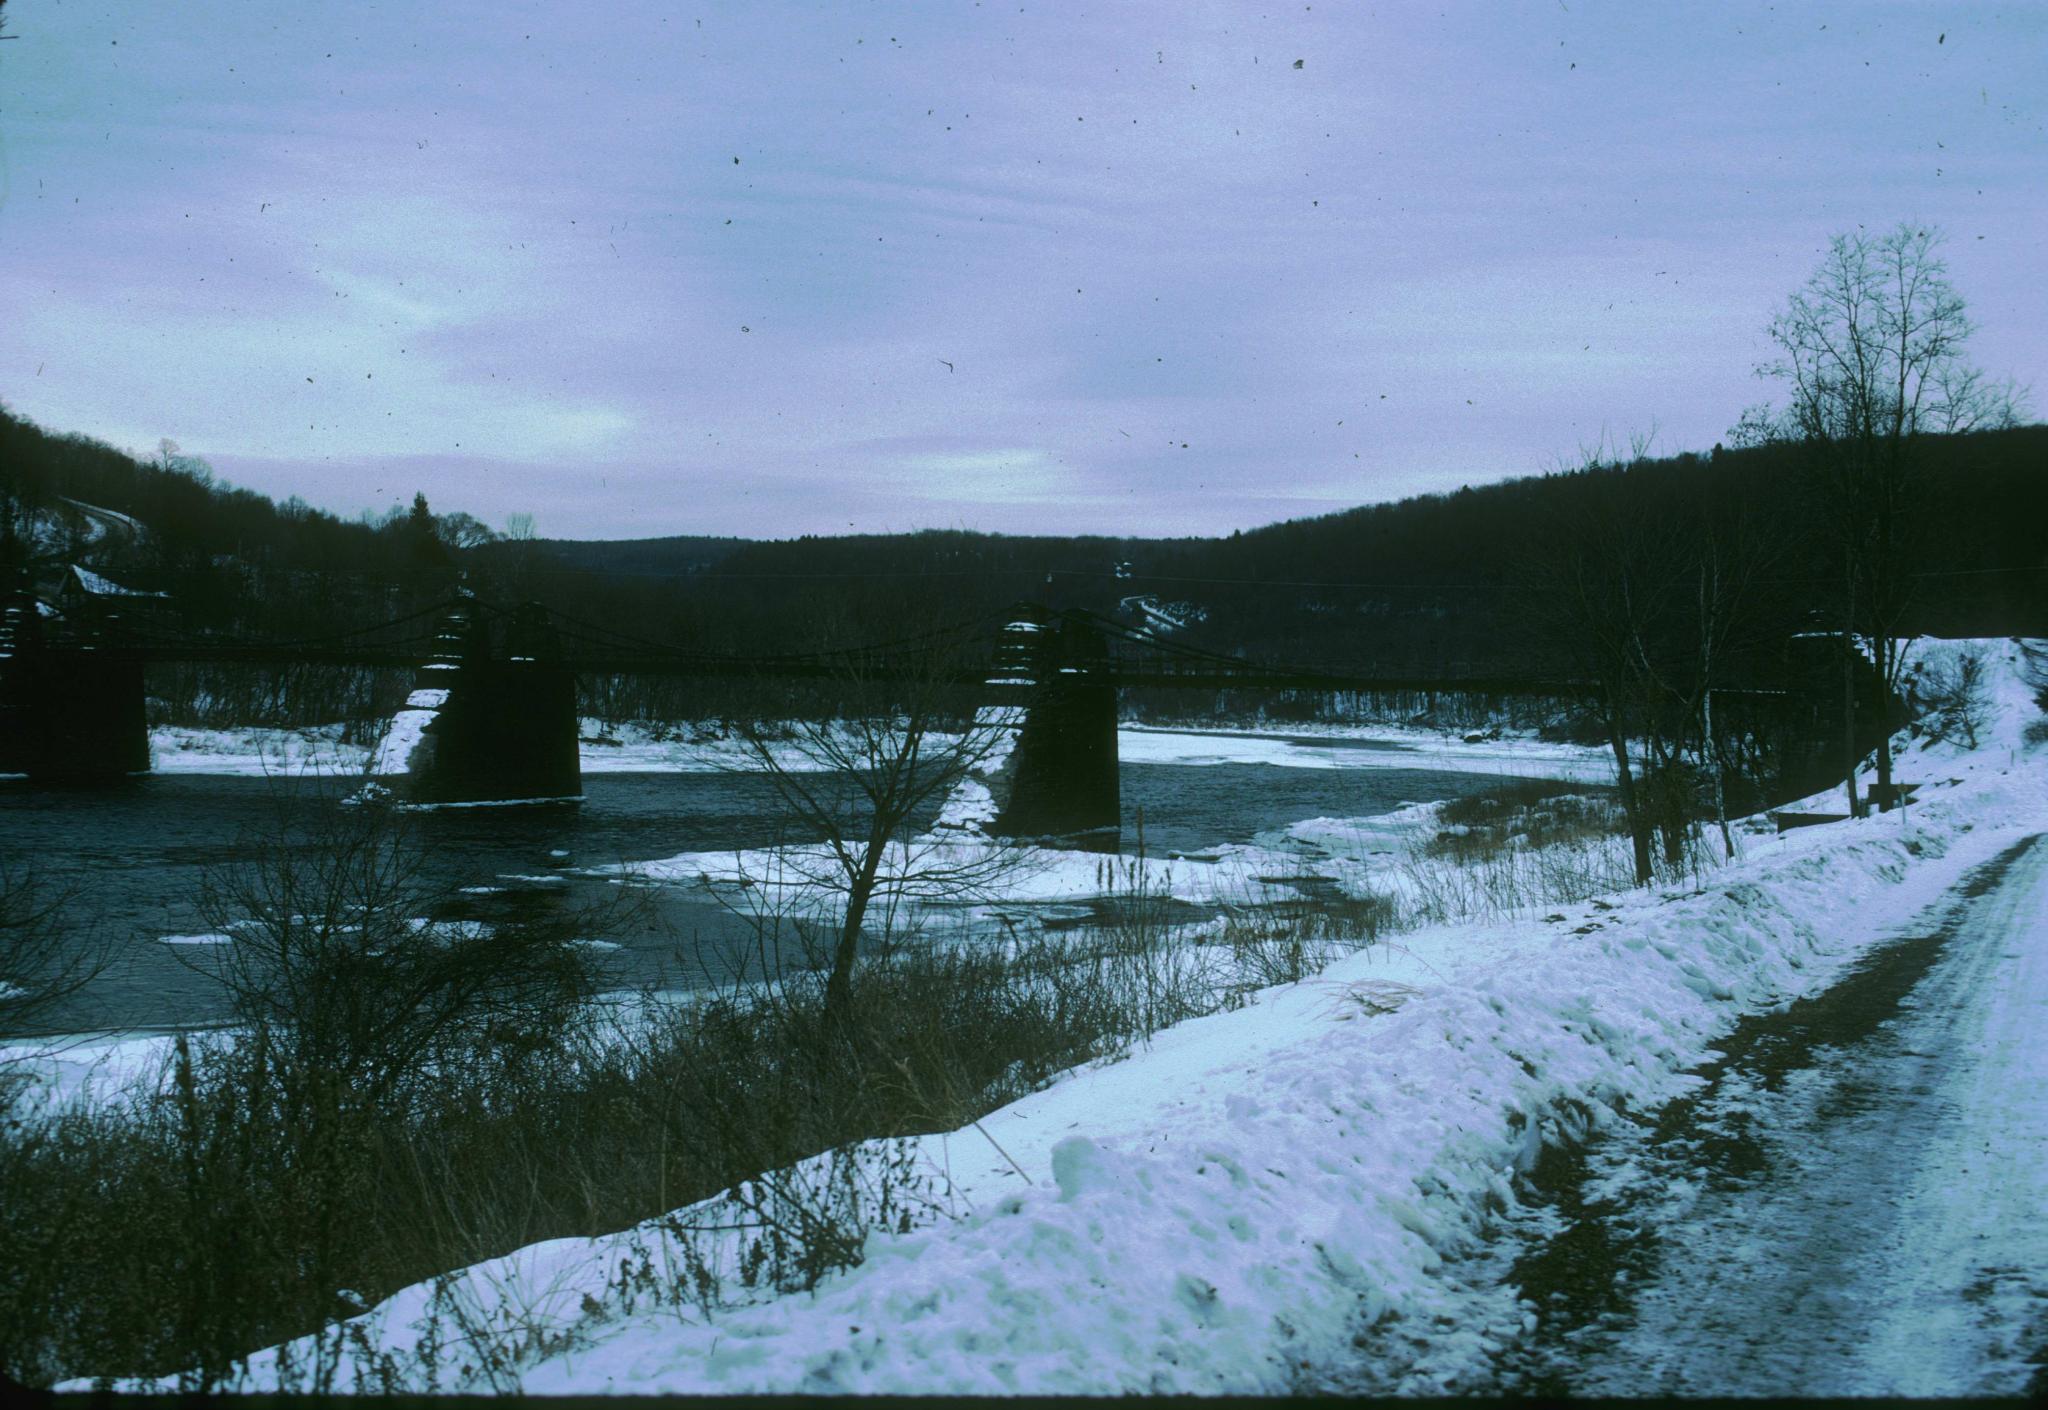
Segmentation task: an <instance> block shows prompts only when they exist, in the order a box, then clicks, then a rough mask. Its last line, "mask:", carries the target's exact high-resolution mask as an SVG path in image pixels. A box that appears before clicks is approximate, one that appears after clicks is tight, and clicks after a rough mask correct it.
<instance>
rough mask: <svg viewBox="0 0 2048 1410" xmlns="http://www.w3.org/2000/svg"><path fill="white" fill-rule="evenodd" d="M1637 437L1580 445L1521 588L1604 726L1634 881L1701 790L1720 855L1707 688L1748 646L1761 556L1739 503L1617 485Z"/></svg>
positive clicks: (1642, 448) (1688, 824)
mask: <svg viewBox="0 0 2048 1410" xmlns="http://www.w3.org/2000/svg"><path fill="white" fill-rule="evenodd" d="M1649 441H1650V437H1649V436H1648V435H1637V436H1635V437H1632V438H1631V441H1630V445H1629V448H1628V451H1627V453H1626V457H1624V456H1623V455H1622V453H1620V452H1619V451H1611V450H1609V449H1608V448H1607V447H1605V446H1604V445H1602V446H1596V447H1592V448H1588V449H1584V450H1582V451H1581V456H1580V463H1579V465H1578V466H1577V467H1576V470H1577V473H1578V474H1579V475H1580V476H1581V477H1582V480H1581V483H1580V485H1578V486H1577V487H1575V491H1574V492H1573V493H1572V495H1571V499H1570V506H1571V507H1570V509H1569V510H1568V512H1567V513H1566V514H1565V515H1564V516H1563V517H1562V518H1560V520H1559V521H1558V522H1557V523H1555V524H1553V525H1551V526H1549V527H1548V529H1547V530H1546V532H1544V533H1542V534H1541V535H1539V536H1538V538H1537V542H1538V544H1539V547H1538V548H1537V549H1536V551H1535V552H1534V554H1533V555H1532V558H1531V561H1530V563H1529V565H1528V586H1529V587H1530V588H1531V589H1532V590H1531V591H1530V592H1529V593H1528V594H1527V595H1526V598H1525V611H1526V612H1527V614H1528V617H1529V626H1530V629H1531V631H1532V634H1533V635H1534V637H1535V638H1536V640H1537V641H1538V642H1539V643H1541V647H1542V650H1543V652H1544V655H1545V656H1546V657H1547V658H1549V659H1551V660H1553V661H1562V662H1564V663H1567V666H1568V669H1570V671H1571V672H1572V674H1573V675H1574V676H1575V677H1576V678H1577V679H1578V680H1579V681H1580V682H1581V683H1582V688H1583V695H1584V697H1585V700H1586V703H1587V705H1588V707H1589V708H1590V709H1591V711H1592V713H1593V714H1594V716H1595V717H1596V718H1597V719H1598V720H1599V721H1600V722H1601V725H1602V727H1603V730H1604V732H1605V734H1606V735H1607V738H1608V743H1609V746H1610V748H1611V749H1612V750H1613V753H1614V761H1615V788H1616V791H1617V793H1618V794H1619V795H1620V799H1621V804H1622V810H1623V812H1624V813H1625V814H1626V815H1627V817H1628V822H1629V833H1630V838H1631V841H1632V843H1633V846H1634V852H1635V874H1636V879H1637V881H1638V882H1639V883H1645V884H1646V883H1648V882H1649V881H1650V880H1651V878H1652V875H1653V872H1654V867H1653V864H1652V857H1651V843H1652V840H1653V837H1654V836H1656V835H1661V837H1662V839H1663V853H1664V860H1665V862H1666V863H1667V864H1668V865H1676V864H1678V863H1681V862H1682V861H1683V860H1684V856H1685V847H1686V843H1687V840H1688V839H1689V838H1690V836H1691V835H1692V832H1693V829H1694V825H1695V819H1696V818H1697V816H1698V815H1699V813H1700V809H1701V802H1702V800H1701V794H1702V792H1703V789H1705V790H1710V792H1711V804H1712V811H1713V813H1714V816H1715V817H1716V819H1717V820H1718V821H1719V823H1720V826H1721V833H1722V844H1723V847H1724V849H1725V850H1726V851H1727V852H1728V853H1730V854H1731V855H1732V853H1733V850H1734V844H1733V839H1732V837H1731V836H1730V834H1729V830H1728V826H1727V802H1726V787H1725V782H1724V779H1723V773H1724V771H1725V768H1726V761H1725V758H1724V750H1723V749H1722V747H1721V739H1720V735H1719V732H1718V731H1717V729H1716V726H1715V721H1714V709H1713V696H1714V691H1715V689H1716V688H1717V687H1725V686H1726V685H1727V684H1728V681H1727V678H1726V676H1727V671H1728V668H1729V666H1730V665H1731V664H1732V663H1733V662H1734V661H1736V660H1737V659H1739V658H1740V656H1741V655H1742V654H1743V653H1744V652H1745V651H1746V650H1748V649H1749V648H1751V647H1752V646H1754V645H1755V643H1756V637H1757V621H1756V612H1755V608H1756V605H1757V602H1758V600H1759V594H1758V592H1757V584H1758V581H1759V579H1760V577H1761V575H1762V573H1763V572H1764V570H1765V568H1766V567H1767V565H1768V563H1769V562H1770V561H1771V556H1772V548H1771V545H1770V542H1769V540H1768V538H1767V537H1766V536H1765V535H1764V534H1762V533H1761V532H1760V531H1759V529H1758V528H1757V526H1756V525H1754V524H1753V523H1751V522H1749V520H1748V519H1747V518H1746V517H1745V516H1743V515H1742V514H1741V513H1740V512H1739V510H1734V511H1731V510H1730V509H1729V508H1728V507H1727V506H1721V505H1717V504H1715V503H1712V502H1695V501H1693V500H1692V499H1691V497H1689V496H1688V497H1687V498H1686V499H1684V500H1676V499H1673V498H1672V497H1671V496H1670V495H1668V494H1659V493H1654V492H1653V491H1654V490H1655V489H1656V487H1655V486H1654V485H1650V484H1633V485H1632V484H1629V483H1627V482H1626V481H1625V479H1624V475H1625V473H1626V472H1627V471H1628V470H1629V469H1630V467H1633V466H1636V465H1639V464H1641V462H1643V460H1644V459H1645V458H1646V455H1647V453H1648V449H1649Z"/></svg>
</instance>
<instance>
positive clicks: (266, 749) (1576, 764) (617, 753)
mask: <svg viewBox="0 0 2048 1410" xmlns="http://www.w3.org/2000/svg"><path fill="white" fill-rule="evenodd" d="M581 734H582V744H581V747H580V750H579V757H580V759H581V762H582V767H583V772H585V773H587V774H605V773H717V772H724V771H728V770H739V771H741V772H749V771H752V770H753V769H755V768H756V767H758V765H757V763H756V761H755V759H754V756H753V754H752V751H751V750H750V749H749V748H748V747H747V746H746V744H744V743H743V742H742V741H740V740H738V739H736V738H733V737H730V736H722V735H717V734H714V733H712V732H710V731H708V730H702V729H690V728H682V729H676V728H669V727H656V726H650V725H646V724H638V723H631V724H605V723H603V722H601V721H598V720H594V719H586V720H584V721H583V723H582V729H581ZM341 736H342V728H341V726H340V725H319V726H314V727H312V728H308V729H296V730H285V729H257V728H248V729H229V730H207V729H191V728H187V727H184V726H159V727H158V728H156V729H154V730H152V731H151V732H150V750H151V753H152V754H153V756H154V759H155V767H156V769H157V771H158V772H160V773H196V774H230V775H240V776H245V777H248V776H264V775H286V776H296V775H299V774H309V773H310V774H340V775H349V774H359V773H361V772H362V771H363V769H364V768H365V767H366V766H367V765H368V763H369V760H370V754H371V750H370V748H369V746H367V745H362V744H346V743H343V742H342V737H341ZM1117 751H1118V755H1119V757H1121V758H1122V759H1124V760H1126V761H1127V762H1130V763H1134V764H1180V765H1202V764H1272V765H1275V766H1278V767H1281V768H1295V769H1429V770H1435V771H1439V772H1456V773H1498V774H1503V775H1514V776H1517V777H1528V778H1557V779H1569V780H1572V781H1575V782H1586V783H1611V782H1613V780H1614V762H1613V756H1612V755H1610V754H1608V753H1607V751H1605V750H1604V749H1598V748H1593V747H1589V746H1586V745H1578V744H1548V743H1544V742H1541V741H1538V740H1534V739H1519V738H1506V739H1496V740H1483V741H1478V742H1470V743H1468V742H1466V741H1465V740H1463V739H1462V738H1460V737H1458V736H1456V735H1447V734H1441V733H1437V732H1435V731H1430V730H1415V729H1406V728H1403V727H1401V726H1398V725H1355V726H1321V727H1318V728H1316V729H1315V730H1313V731H1311V730H1308V729H1307V728H1306V727H1304V728H1303V729H1302V730H1294V729H1289V730H1286V731H1280V730H1183V729H1158V728H1154V727H1151V726H1146V725H1125V726H1123V727H1122V728H1120V729H1119V730H1118V731H1117ZM781 762H782V763H783V764H784V765H785V766H786V767H790V768H795V769H799V770H800V769H802V768H804V767H806V763H807V761H806V760H805V759H804V758H803V757H802V756H801V755H799V754H797V753H796V752H795V751H794V750H793V749H792V750H791V751H789V752H788V755H787V757H786V758H784V759H782V760H781ZM809 766H810V767H816V765H815V764H810V765H809Z"/></svg>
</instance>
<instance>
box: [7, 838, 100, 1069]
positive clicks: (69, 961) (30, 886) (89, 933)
mask: <svg viewBox="0 0 2048 1410" xmlns="http://www.w3.org/2000/svg"><path fill="white" fill-rule="evenodd" d="M78 901H79V894H78V888H76V887H75V886H65V885H62V884H59V883H57V882H54V881H52V880H51V879H49V878H48V877H46V876H41V875H38V874H37V873H36V872H35V871H34V870H32V869H30V868H28V867H25V866H22V865H20V864H17V863H11V862H0V1039H10V1038H16V1037H20V1036H23V1035H26V1034H33V1033H36V1032H39V1031H43V1030H45V1029H46V1028H47V1026H48V1025H49V1023H50V1021H51V1020H52V1019H53V1018H54V1017H56V1016H57V1015H58V1014H59V1013H60V1012H61V1011H62V1010H63V1008H64V1007H65V1005H66V1004H68V1003H69V1002H70V1001H71V1000H72V999H74V998H75V997H76V996H77V995H78V993H79V992H80V991H81V990H82V989H84V988H85V987H86V986H87V985H88V984H90V983H92V981H93V980H94V979H96V978H98V977H99V976H100V975H101V974H102V973H104V972H105V970H106V968H107V965H108V963H109V962H110V959H111V952H110V950H109V948H108V946H107V944H106V942H105V939H104V937H103V936H102V935H100V934H99V933H98V932H97V931H96V930H94V929H93V928H92V927H90V926H88V925H85V924H83V923H81V921H80V919H79V907H78Z"/></svg>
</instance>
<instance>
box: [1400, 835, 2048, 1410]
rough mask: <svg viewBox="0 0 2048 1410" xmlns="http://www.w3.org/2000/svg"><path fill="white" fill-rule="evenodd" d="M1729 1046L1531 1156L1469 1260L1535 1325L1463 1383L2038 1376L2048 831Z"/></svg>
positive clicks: (1989, 1382) (1955, 1383)
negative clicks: (1592, 1128) (1634, 1112)
mask: <svg viewBox="0 0 2048 1410" xmlns="http://www.w3.org/2000/svg"><path fill="white" fill-rule="evenodd" d="M1718 1046H1719V1050H1720V1052H1721V1053H1722V1057H1721V1058H1720V1059H1718V1060H1717V1061H1715V1062H1714V1063H1712V1064H1710V1065H1709V1066H1707V1067H1705V1068H1702V1069H1700V1070H1699V1072H1698V1076H1699V1077H1700V1079H1701V1085H1700V1086H1699V1087H1698V1088H1697V1089H1696V1090H1694V1091H1693V1092H1692V1093H1691V1094H1690V1095H1688V1096H1686V1097H1684V1098H1682V1099H1680V1100H1678V1101H1675V1102H1672V1103H1670V1104H1668V1105H1667V1106H1666V1107H1664V1108H1663V1109H1661V1110H1659V1111H1657V1112H1655V1113H1651V1114H1649V1115H1648V1116H1647V1117H1646V1118H1645V1119H1644V1120H1642V1121H1641V1122H1639V1123H1636V1124H1634V1125H1632V1126H1628V1127H1625V1128H1623V1129H1621V1130H1616V1131H1612V1132H1610V1133H1608V1134H1607V1135H1605V1136H1603V1137H1600V1138H1597V1139H1595V1140H1594V1141H1592V1142H1591V1143H1590V1144H1588V1145H1587V1146H1584V1147H1581V1148H1579V1149H1577V1150H1567V1149H1564V1148H1554V1149H1553V1150H1551V1151H1550V1152H1549V1153H1548V1154H1547V1155H1546V1156H1545V1158H1544V1159H1543V1160H1542V1161H1541V1162H1540V1163H1539V1164H1538V1166H1537V1168H1536V1170H1535V1171H1534V1172H1533V1175H1532V1177H1531V1179H1530V1186H1531V1189H1530V1191H1529V1193H1528V1196H1527V1199H1526V1202H1525V1204H1524V1206H1523V1208H1522V1210H1520V1211H1519V1212H1517V1213H1515V1214H1512V1215H1510V1216H1509V1217H1508V1219H1507V1221H1506V1232H1505V1233H1504V1235H1503V1237H1502V1238H1500V1239H1499V1240H1498V1241H1496V1243H1495V1244H1494V1245H1493V1246H1492V1248H1491V1249H1490V1250H1489V1252H1488V1253H1487V1254H1486V1255H1483V1256H1482V1257H1480V1258H1478V1259H1476V1260H1474V1262H1473V1264H1472V1265H1471V1266H1469V1267H1468V1268H1467V1269H1465V1270H1464V1276H1465V1277H1467V1278H1469V1279H1470V1281H1471V1285H1472V1292H1473V1296H1474V1298H1475V1301H1477V1302H1479V1303H1482V1304H1491V1306H1492V1308H1493V1309H1494V1312H1493V1315H1492V1317H1491V1319H1490V1320H1492V1321H1493V1323H1494V1325H1496V1326H1499V1325H1500V1324H1501V1321H1502V1320H1503V1319H1502V1318H1501V1317H1500V1315H1499V1309H1500V1308H1501V1307H1502V1304H1503V1303H1505V1302H1506V1301H1507V1300H1508V1299H1513V1300H1514V1303H1513V1305H1514V1306H1516V1307H1518V1308H1519V1309H1520V1310H1521V1312H1522V1316H1521V1318H1520V1319H1519V1321H1520V1334H1519V1335H1514V1334H1511V1335H1510V1337H1509V1338H1508V1339H1507V1340H1506V1342H1505V1344H1504V1345H1502V1346H1500V1347H1499V1349H1498V1350H1497V1353H1496V1354H1495V1356H1494V1357H1493V1361H1492V1368H1491V1373H1490V1378H1491V1379H1490V1383H1481V1384H1476V1385H1468V1386H1465V1387H1463V1388H1465V1389H1471V1390H1481V1391H1492V1390H1500V1391H1508V1392H1520V1393H1536V1394H1560V1393H1570V1394H1573V1395H1579V1396H1632V1395H1652V1394H1663V1395H1785V1394H1806V1395H1908V1396H1919V1395H1951V1396H1952V1395H1983V1394H1993V1395H2014V1394H2027V1393H2029V1392H2031V1393H2033V1394H2040V1393H2042V1392H2043V1391H2048V837H2041V836H2037V837H2034V838H2032V839H2029V840H2028V841H2026V842H2022V843H2019V844H2018V845H2016V846H2014V847H2012V848H2010V849H2009V850H2007V851H2006V852H2005V853H2003V854H2002V855H2000V856H1999V857H1998V858H1997V859H1995V860H1994V861H1992V862H1991V863H1989V864H1987V865H1985V866H1984V867H1981V868H1979V869H1978V871H1977V872H1976V873H1974V874H1973V875H1972V877H1971V878H1970V879H1969V881H1968V882H1967V883H1966V884H1965V886H1964V887H1963V888H1962V889H1961V891H1960V892H1959V893H1958V894H1956V895H1955V896H1954V897H1952V899H1951V901H1950V902H1949V903H1948V904H1947V905H1946V906H1945V907H1944V908H1942V909H1940V910H1937V911H1936V912H1935V913H1934V914H1932V915H1927V916H1923V917H1921V918H1920V923H1919V924H1918V925H1916V926H1915V927H1913V928H1911V929H1909V930H1908V931H1906V932H1905V933H1904V934H1903V935H1902V937H1901V938H1900V939H1898V940H1897V941H1895V942H1892V943H1889V944H1886V945H1884V946H1883V947H1881V948H1880V949H1878V950H1876V951H1874V952H1873V953H1872V954H1871V955H1870V956H1869V957H1868V958H1867V959H1866V960H1865V961H1864V962H1863V963H1862V964H1860V965H1859V966H1858V967H1857V968H1856V969H1855V970H1854V971H1852V972H1851V973H1849V974H1848V975H1846V976H1845V977H1844V978H1843V979H1842V980H1841V981H1840V982H1839V983H1837V984H1836V985H1834V986H1833V987H1832V988H1830V989H1829V990H1827V991H1826V992H1825V993H1822V994H1820V995H1818V996H1816V997H1814V998H1812V999H1809V1000H1805V1001H1802V1002H1799V1003H1796V1004H1794V1005H1792V1006H1791V1007H1789V1008H1788V1009H1785V1010H1783V1011H1780V1012H1777V1013H1772V1014H1766V1015H1762V1016H1759V1017H1756V1018H1753V1019H1750V1020H1747V1021H1745V1022H1743V1023H1742V1024H1741V1025H1740V1026H1739V1027H1738V1028H1737V1029H1736V1030H1735V1031H1734V1032H1733V1033H1731V1034H1730V1035H1729V1037H1728V1038H1727V1040H1726V1041H1724V1042H1723V1043H1721V1044H1719V1045H1718ZM1510 1325H1512V1323H1510ZM1372 1340H1373V1338H1372V1337H1371V1336H1368V1337H1367V1338H1366V1339H1365V1341H1367V1342H1370V1341H1372ZM1425 1359H1426V1353H1425Z"/></svg>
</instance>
